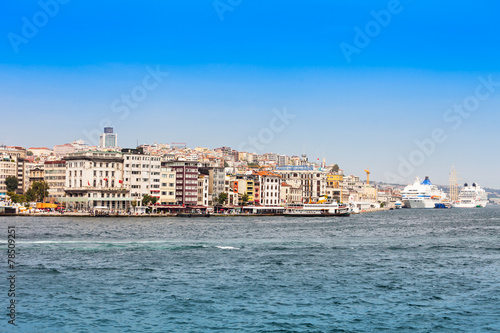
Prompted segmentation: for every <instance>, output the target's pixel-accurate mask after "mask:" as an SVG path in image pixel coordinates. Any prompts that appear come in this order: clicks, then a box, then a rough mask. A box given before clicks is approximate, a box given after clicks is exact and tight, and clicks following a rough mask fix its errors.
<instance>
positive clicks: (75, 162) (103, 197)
mask: <svg viewBox="0 0 500 333" xmlns="http://www.w3.org/2000/svg"><path fill="white" fill-rule="evenodd" d="M65 160H66V186H65V188H64V192H65V193H66V197H64V198H59V201H62V202H66V203H67V207H69V208H74V209H78V210H91V209H92V208H93V207H96V206H106V207H108V208H109V209H110V210H112V211H114V212H116V211H122V212H125V211H128V210H129V208H130V201H131V198H130V196H129V190H128V188H126V187H125V186H124V185H123V154H122V153H118V152H96V151H88V152H75V153H72V154H69V155H68V156H66V158H65Z"/></svg>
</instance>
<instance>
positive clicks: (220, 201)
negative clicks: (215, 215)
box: [217, 193, 227, 206]
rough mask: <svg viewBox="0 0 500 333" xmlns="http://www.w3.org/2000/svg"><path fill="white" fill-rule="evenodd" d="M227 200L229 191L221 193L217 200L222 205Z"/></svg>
mask: <svg viewBox="0 0 500 333" xmlns="http://www.w3.org/2000/svg"><path fill="white" fill-rule="evenodd" d="M226 200H227V193H221V194H219V196H218V197H217V202H218V203H219V206H222V205H224V204H225V203H226Z"/></svg>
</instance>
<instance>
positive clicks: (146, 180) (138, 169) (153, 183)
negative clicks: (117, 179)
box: [123, 149, 161, 201]
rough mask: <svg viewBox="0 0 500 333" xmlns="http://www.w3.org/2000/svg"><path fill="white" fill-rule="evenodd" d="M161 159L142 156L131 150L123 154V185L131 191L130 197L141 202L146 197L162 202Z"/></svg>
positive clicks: (138, 152) (137, 151)
mask: <svg viewBox="0 0 500 333" xmlns="http://www.w3.org/2000/svg"><path fill="white" fill-rule="evenodd" d="M160 173H161V157H159V156H152V155H146V154H141V153H140V151H139V150H135V149H130V150H128V152H124V153H123V184H124V185H125V187H127V188H128V189H129V190H130V196H131V197H132V199H136V201H141V200H142V198H143V197H144V195H146V194H147V195H150V196H152V197H156V198H157V199H158V201H160V200H159V199H160V192H161V190H160V185H161V184H160V183H161V181H160V178H161V175H160Z"/></svg>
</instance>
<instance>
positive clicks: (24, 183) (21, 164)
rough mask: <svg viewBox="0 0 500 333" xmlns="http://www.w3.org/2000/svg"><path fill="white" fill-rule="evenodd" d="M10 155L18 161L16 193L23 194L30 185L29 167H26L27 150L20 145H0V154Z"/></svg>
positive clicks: (13, 159)
mask: <svg viewBox="0 0 500 333" xmlns="http://www.w3.org/2000/svg"><path fill="white" fill-rule="evenodd" d="M2 155H8V156H10V159H11V160H12V161H15V163H16V176H17V180H18V187H17V190H16V194H23V193H24V192H26V190H27V189H28V187H29V168H27V167H26V163H28V162H27V160H26V158H27V151H26V149H25V148H23V147H18V146H0V156H2Z"/></svg>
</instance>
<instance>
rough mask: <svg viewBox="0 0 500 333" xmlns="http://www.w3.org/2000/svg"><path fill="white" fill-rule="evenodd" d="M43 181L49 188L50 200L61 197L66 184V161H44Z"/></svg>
mask: <svg viewBox="0 0 500 333" xmlns="http://www.w3.org/2000/svg"><path fill="white" fill-rule="evenodd" d="M43 180H44V181H45V182H46V183H47V185H48V186H49V190H48V192H49V199H50V200H55V198H60V197H63V196H64V186H65V184H66V161H64V160H58V161H46V162H45V163H44V174H43Z"/></svg>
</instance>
